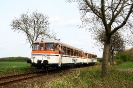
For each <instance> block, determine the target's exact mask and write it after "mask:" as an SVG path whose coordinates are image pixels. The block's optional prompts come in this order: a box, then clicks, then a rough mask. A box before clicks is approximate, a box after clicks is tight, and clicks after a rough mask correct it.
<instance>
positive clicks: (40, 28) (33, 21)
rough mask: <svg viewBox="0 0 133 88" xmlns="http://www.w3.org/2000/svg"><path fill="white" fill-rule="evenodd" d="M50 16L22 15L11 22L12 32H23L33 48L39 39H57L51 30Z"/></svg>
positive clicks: (39, 14) (36, 13)
mask: <svg viewBox="0 0 133 88" xmlns="http://www.w3.org/2000/svg"><path fill="white" fill-rule="evenodd" d="M49 24H50V23H49V21H48V16H44V15H43V14H41V13H38V12H36V11H35V12H33V13H32V15H28V13H27V14H21V15H20V18H15V19H14V20H13V21H12V22H11V27H12V30H14V31H18V32H22V33H24V34H25V35H26V36H27V41H28V43H30V45H31V47H32V45H33V43H34V41H36V40H37V39H38V38H42V37H43V38H56V36H55V35H56V33H54V32H53V31H52V33H51V32H50V30H49Z"/></svg>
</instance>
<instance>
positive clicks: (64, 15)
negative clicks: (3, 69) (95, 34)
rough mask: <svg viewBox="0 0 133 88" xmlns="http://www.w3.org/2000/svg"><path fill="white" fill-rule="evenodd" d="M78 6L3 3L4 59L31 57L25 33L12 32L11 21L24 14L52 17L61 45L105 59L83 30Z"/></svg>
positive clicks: (52, 0)
mask: <svg viewBox="0 0 133 88" xmlns="http://www.w3.org/2000/svg"><path fill="white" fill-rule="evenodd" d="M77 7H78V4H77V3H68V2H65V0H1V2H0V12H1V13H0V31H1V34H0V57H10V56H22V57H30V56H31V48H30V45H29V44H28V43H26V36H25V35H24V34H23V33H18V32H14V31H13V30H11V26H10V24H11V21H12V20H13V19H14V18H19V17H20V15H21V14H22V13H27V12H28V13H32V12H34V11H37V12H39V13H42V14H44V15H47V16H48V17H49V21H50V29H51V30H54V32H56V33H57V38H59V39H61V42H64V43H67V44H69V45H72V46H74V47H77V48H79V49H81V48H82V49H83V50H84V51H87V52H89V53H94V54H97V55H98V57H101V56H102V52H101V51H99V48H98V47H96V46H95V45H94V44H95V41H94V40H93V39H92V38H91V33H89V32H88V31H86V29H85V28H84V29H79V28H78V25H81V21H80V13H79V10H78V8H77Z"/></svg>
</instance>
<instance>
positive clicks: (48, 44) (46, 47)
mask: <svg viewBox="0 0 133 88" xmlns="http://www.w3.org/2000/svg"><path fill="white" fill-rule="evenodd" d="M45 49H46V50H54V43H46V45H45Z"/></svg>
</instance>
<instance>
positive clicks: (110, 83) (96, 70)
mask: <svg viewBox="0 0 133 88" xmlns="http://www.w3.org/2000/svg"><path fill="white" fill-rule="evenodd" d="M132 67H133V63H132V62H127V63H124V64H121V65H117V66H114V67H111V68H110V69H109V76H107V77H105V78H102V77H101V67H91V68H85V69H81V70H77V71H75V72H74V73H72V74H69V75H66V76H62V77H55V78H54V80H52V81H50V82H47V83H46V84H44V88H132V87H133V75H132V72H128V71H119V70H118V68H119V69H120V68H132Z"/></svg>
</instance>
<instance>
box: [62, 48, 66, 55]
mask: <svg viewBox="0 0 133 88" xmlns="http://www.w3.org/2000/svg"><path fill="white" fill-rule="evenodd" d="M63 50H64V54H65V55H66V47H64V48H63Z"/></svg>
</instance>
